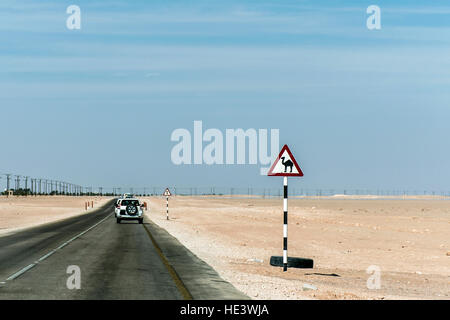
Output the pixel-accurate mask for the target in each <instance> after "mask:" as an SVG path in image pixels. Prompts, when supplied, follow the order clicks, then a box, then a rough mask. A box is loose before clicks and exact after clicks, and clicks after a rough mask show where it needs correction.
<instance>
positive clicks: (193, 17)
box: [0, 0, 450, 191]
mask: <svg viewBox="0 0 450 320" xmlns="http://www.w3.org/2000/svg"><path fill="white" fill-rule="evenodd" d="M71 4H76V5H78V6H80V8H81V19H82V22H81V30H68V29H67V28H66V19H67V17H68V15H67V14H66V8H67V6H69V5H71ZM372 4H376V5H378V6H380V8H381V19H382V20H381V23H382V29H381V30H374V31H369V30H368V29H367V28H366V19H367V17H368V15H367V14H366V8H367V7H368V6H369V5H372ZM449 49H450V4H449V3H448V1H433V2H432V3H431V2H430V1H395V2H394V1H170V2H168V1H151V2H150V1H46V2H37V1H7V0H6V1H2V2H1V4H0V111H1V114H0V120H1V126H0V130H1V133H2V136H3V139H2V148H1V150H2V151H1V156H0V172H12V173H20V174H26V175H31V176H37V177H48V178H55V179H61V180H65V181H73V182H74V183H78V184H82V185H94V186H100V185H102V186H118V185H123V186H129V185H135V186H144V185H145V186H154V185H157V186H164V185H178V186H191V185H192V186H212V185H216V186H245V187H246V186H248V185H250V186H268V187H269V186H270V187H276V186H279V185H280V184H281V181H279V180H280V179H279V178H272V177H263V176H260V175H259V165H244V166H236V165H234V166H218V165H215V166H206V165H201V166H183V165H182V166H175V165H173V164H172V163H171V159H170V151H171V149H172V147H173V146H174V145H175V143H174V142H172V141H170V135H171V132H172V131H173V130H174V129H177V128H186V129H189V130H191V131H192V130H193V129H192V128H193V121H194V120H202V121H203V126H204V128H205V129H207V128H218V129H220V130H223V132H225V129H227V128H243V129H248V128H256V129H258V128H266V129H271V128H278V129H280V144H281V145H282V144H285V143H287V144H288V145H289V146H290V147H291V149H292V151H293V153H294V155H295V156H296V157H297V160H298V162H299V163H300V166H301V167H302V169H303V171H304V173H305V177H304V178H302V179H291V180H292V184H293V185H294V186H296V187H305V188H306V187H310V188H318V187H323V188H384V189H394V188H399V189H419V190H420V189H423V190H443V191H448V190H450V184H449V181H450V170H449V165H448V159H449V158H450V142H449V139H448V137H449V133H450V126H449V125H448V122H449V120H450V55H449V52H450V50H449ZM3 180H4V179H3ZM2 183H3V182H2V181H1V180H0V184H2Z"/></svg>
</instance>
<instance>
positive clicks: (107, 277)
mask: <svg viewBox="0 0 450 320" xmlns="http://www.w3.org/2000/svg"><path fill="white" fill-rule="evenodd" d="M71 266H72V267H71ZM73 266H75V267H73ZM71 268H72V269H71ZM74 268H79V271H80V272H79V274H80V289H77V288H73V286H72V288H69V287H71V286H70V285H69V287H68V286H67V282H68V279H69V277H71V278H70V280H71V281H69V284H74V283H76V281H75V282H74V273H73V272H74V271H73V270H74ZM68 271H69V272H68ZM182 279H184V280H182ZM191 292H192V293H194V294H192V293H191ZM211 297H212V298H216V299H222V298H224V299H225V298H233V299H245V296H244V295H242V294H241V293H240V292H238V291H237V290H236V289H234V287H233V286H231V285H230V284H229V283H226V282H225V281H223V280H222V279H220V277H218V275H217V273H215V271H214V270H212V268H210V267H209V266H208V265H206V264H205V263H204V262H203V261H201V260H199V259H198V258H197V257H195V256H194V255H193V254H192V253H191V252H190V251H188V250H187V249H186V248H184V247H183V246H182V245H181V244H180V243H179V242H178V241H177V240H176V239H174V238H173V237H171V236H170V235H169V234H167V233H166V232H165V230H162V229H160V228H158V227H157V226H156V225H154V224H153V223H152V222H150V221H144V224H142V225H140V224H138V223H137V222H136V221H129V222H122V223H121V224H117V223H116V221H115V218H114V216H113V207H112V202H110V203H108V204H107V205H105V206H104V207H102V208H100V209H98V210H97V211H95V212H92V213H89V214H87V215H82V216H78V217H74V218H70V219H67V220H63V221H60V222H57V223H52V224H48V225H44V226H40V227H36V228H32V229H28V230H24V231H21V232H19V233H15V234H12V235H7V236H3V237H0V300H1V299H164V300H166V299H191V298H193V299H203V298H211Z"/></svg>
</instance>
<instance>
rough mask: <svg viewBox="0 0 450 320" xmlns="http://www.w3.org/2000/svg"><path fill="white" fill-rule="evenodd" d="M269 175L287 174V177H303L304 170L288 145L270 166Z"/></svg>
mask: <svg viewBox="0 0 450 320" xmlns="http://www.w3.org/2000/svg"><path fill="white" fill-rule="evenodd" d="M267 175H268V176H285V177H302V176H303V172H302V169H300V167H299V165H298V163H297V161H295V158H294V156H293V155H292V152H291V150H289V148H288V146H287V145H284V146H283V148H282V149H281V152H280V154H279V155H278V157H277V159H276V160H275V162H274V163H273V164H272V166H271V167H270V170H269V172H268V173H267Z"/></svg>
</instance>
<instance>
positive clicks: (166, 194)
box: [163, 188, 172, 197]
mask: <svg viewBox="0 0 450 320" xmlns="http://www.w3.org/2000/svg"><path fill="white" fill-rule="evenodd" d="M171 195H172V193H170V190H169V188H166V190H165V191H164V193H163V196H166V197H170V196H171Z"/></svg>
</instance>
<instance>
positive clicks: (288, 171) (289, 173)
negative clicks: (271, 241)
mask: <svg viewBox="0 0 450 320" xmlns="http://www.w3.org/2000/svg"><path fill="white" fill-rule="evenodd" d="M267 175H268V176H272V177H273V176H275V177H283V257H278V256H272V257H270V264H271V265H272V266H277V267H281V266H282V267H283V271H284V272H286V271H287V269H288V263H289V266H290V267H294V268H312V267H313V260H311V259H303V258H293V257H292V258H288V253H287V248H288V177H303V172H302V170H301V169H300V167H299V165H298V164H297V161H296V160H295V158H294V156H293V155H292V153H291V150H289V147H288V146H287V145H284V146H283V148H282V149H281V151H280V154H279V155H278V158H277V159H276V160H275V162H274V163H273V164H272V166H271V167H270V169H269V172H268V173H267Z"/></svg>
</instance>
